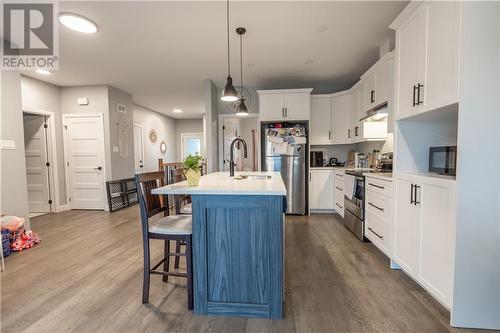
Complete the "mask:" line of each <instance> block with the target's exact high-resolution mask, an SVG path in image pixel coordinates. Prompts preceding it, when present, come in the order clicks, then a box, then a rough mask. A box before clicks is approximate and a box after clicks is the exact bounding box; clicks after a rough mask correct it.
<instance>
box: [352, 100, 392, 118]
mask: <svg viewBox="0 0 500 333" xmlns="http://www.w3.org/2000/svg"><path fill="white" fill-rule="evenodd" d="M388 116H389V109H388V107H387V103H384V104H382V105H380V106H377V107H376V108H374V109H373V110H370V111H367V112H366V116H365V117H363V118H361V119H360V120H359V121H360V122H372V121H377V122H379V121H380V122H384V121H385V122H387V117H388Z"/></svg>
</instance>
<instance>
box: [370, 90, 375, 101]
mask: <svg viewBox="0 0 500 333" xmlns="http://www.w3.org/2000/svg"><path fill="white" fill-rule="evenodd" d="M373 102H375V90H372V91H370V103H373Z"/></svg>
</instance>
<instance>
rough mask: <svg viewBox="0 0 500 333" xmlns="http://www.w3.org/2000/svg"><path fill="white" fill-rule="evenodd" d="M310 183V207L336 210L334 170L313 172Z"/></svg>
mask: <svg viewBox="0 0 500 333" xmlns="http://www.w3.org/2000/svg"><path fill="white" fill-rule="evenodd" d="M310 173H311V174H310V183H309V206H310V207H311V209H334V208H335V198H334V191H335V186H334V179H335V173H334V171H333V170H311V171H310Z"/></svg>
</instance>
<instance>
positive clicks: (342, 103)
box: [332, 94, 352, 143]
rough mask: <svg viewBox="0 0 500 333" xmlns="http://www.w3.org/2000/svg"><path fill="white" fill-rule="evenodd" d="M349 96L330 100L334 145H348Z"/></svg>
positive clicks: (349, 139) (350, 123)
mask: <svg viewBox="0 0 500 333" xmlns="http://www.w3.org/2000/svg"><path fill="white" fill-rule="evenodd" d="M351 104H352V101H351V94H344V95H340V96H335V97H333V98H332V129H333V142H334V143H350V142H351V136H352V134H351V133H352V129H351V125H352V122H351V116H352V115H351V107H352V105H351Z"/></svg>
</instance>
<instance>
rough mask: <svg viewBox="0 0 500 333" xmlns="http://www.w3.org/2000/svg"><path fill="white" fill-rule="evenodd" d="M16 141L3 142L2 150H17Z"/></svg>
mask: <svg viewBox="0 0 500 333" xmlns="http://www.w3.org/2000/svg"><path fill="white" fill-rule="evenodd" d="M15 149H16V141H14V140H2V150H15Z"/></svg>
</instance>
